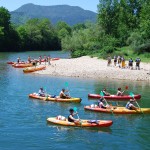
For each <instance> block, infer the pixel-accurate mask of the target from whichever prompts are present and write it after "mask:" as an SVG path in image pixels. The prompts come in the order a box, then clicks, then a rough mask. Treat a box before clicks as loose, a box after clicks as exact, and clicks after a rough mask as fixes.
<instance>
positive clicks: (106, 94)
mask: <svg viewBox="0 0 150 150" xmlns="http://www.w3.org/2000/svg"><path fill="white" fill-rule="evenodd" d="M102 92H103V93H104V96H110V93H108V92H107V91H106V88H104V89H103V91H102Z"/></svg>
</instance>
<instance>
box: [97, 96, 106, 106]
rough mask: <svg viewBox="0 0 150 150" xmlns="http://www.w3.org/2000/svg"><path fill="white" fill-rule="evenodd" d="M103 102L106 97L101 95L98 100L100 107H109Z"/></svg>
mask: <svg viewBox="0 0 150 150" xmlns="http://www.w3.org/2000/svg"><path fill="white" fill-rule="evenodd" d="M103 102H104V97H101V98H100V99H99V100H98V106H99V108H103V109H107V106H105V105H104V103H103Z"/></svg>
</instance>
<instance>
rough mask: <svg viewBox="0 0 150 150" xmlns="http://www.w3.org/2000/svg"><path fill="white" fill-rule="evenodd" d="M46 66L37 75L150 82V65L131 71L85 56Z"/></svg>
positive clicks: (143, 64) (54, 62) (61, 60)
mask: <svg viewBox="0 0 150 150" xmlns="http://www.w3.org/2000/svg"><path fill="white" fill-rule="evenodd" d="M126 64H128V62H126ZM46 66H47V67H46V70H43V71H38V72H36V73H38V74H45V75H51V76H67V77H82V78H95V79H101V78H109V79H121V80H132V81H133V80H137V81H150V63H142V62H141V64H140V66H141V69H140V70H135V69H133V70H130V69H128V68H126V69H122V68H119V67H115V66H114V64H113V61H112V64H111V66H109V67H108V66H107V60H102V59H97V58H96V57H94V58H90V57H89V56H83V57H80V58H72V59H60V60H57V61H51V65H46ZM134 68H135V62H134Z"/></svg>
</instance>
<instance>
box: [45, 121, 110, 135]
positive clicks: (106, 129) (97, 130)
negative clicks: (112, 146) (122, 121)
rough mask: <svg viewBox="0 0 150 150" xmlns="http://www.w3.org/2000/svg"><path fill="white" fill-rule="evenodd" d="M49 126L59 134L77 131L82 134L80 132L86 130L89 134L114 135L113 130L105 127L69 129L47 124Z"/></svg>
mask: <svg viewBox="0 0 150 150" xmlns="http://www.w3.org/2000/svg"><path fill="white" fill-rule="evenodd" d="M47 125H48V126H49V127H50V128H55V129H56V130H57V132H68V131H71V132H74V131H75V130H76V131H77V130H78V131H79V132H80V130H85V131H87V132H96V133H107V134H111V133H112V130H111V128H105V127H104V128H88V127H67V126H60V125H53V124H50V123H47Z"/></svg>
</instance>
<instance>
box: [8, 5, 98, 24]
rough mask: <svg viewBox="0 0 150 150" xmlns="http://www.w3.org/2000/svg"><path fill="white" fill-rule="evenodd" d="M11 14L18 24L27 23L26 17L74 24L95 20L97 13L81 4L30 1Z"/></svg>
mask: <svg viewBox="0 0 150 150" xmlns="http://www.w3.org/2000/svg"><path fill="white" fill-rule="evenodd" d="M11 16H12V19H11V21H12V22H13V23H16V24H21V22H22V23H25V21H26V19H25V18H28V19H32V18H48V19H49V20H50V21H51V22H52V24H56V23H57V22H58V21H65V22H66V23H68V24H69V25H74V24H77V23H84V22H86V21H91V22H95V21H96V16H97V14H96V13H95V12H92V11H90V10H84V9H82V8H81V7H79V6H70V5H53V6H41V5H35V4H32V3H29V4H25V5H22V6H21V7H19V8H18V9H16V10H14V11H12V12H11Z"/></svg>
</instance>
